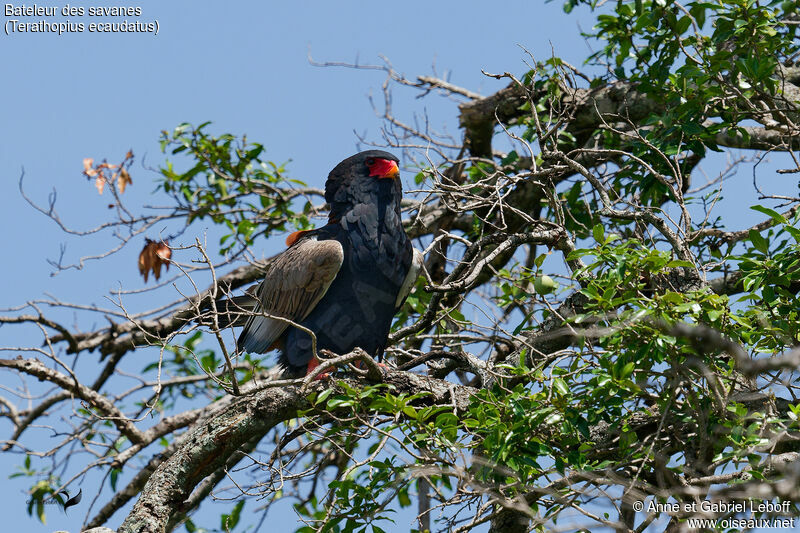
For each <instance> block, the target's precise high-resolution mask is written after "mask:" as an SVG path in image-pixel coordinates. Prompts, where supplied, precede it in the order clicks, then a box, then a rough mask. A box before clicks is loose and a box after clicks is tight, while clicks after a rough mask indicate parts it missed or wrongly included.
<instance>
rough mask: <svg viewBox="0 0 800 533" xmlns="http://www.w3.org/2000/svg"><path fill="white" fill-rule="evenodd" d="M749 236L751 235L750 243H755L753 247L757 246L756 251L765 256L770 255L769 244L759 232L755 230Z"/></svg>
mask: <svg viewBox="0 0 800 533" xmlns="http://www.w3.org/2000/svg"><path fill="white" fill-rule="evenodd" d="M749 235H750V241H751V242H752V243H753V246H755V248H756V250H758V251H759V252H761V253H763V254H765V255H766V254H768V253H769V242H768V241H767V240H766V239H765V238H764V237H762V236H761V234H760V233H759V232H757V231H756V230H754V229H751V230H750V232H749Z"/></svg>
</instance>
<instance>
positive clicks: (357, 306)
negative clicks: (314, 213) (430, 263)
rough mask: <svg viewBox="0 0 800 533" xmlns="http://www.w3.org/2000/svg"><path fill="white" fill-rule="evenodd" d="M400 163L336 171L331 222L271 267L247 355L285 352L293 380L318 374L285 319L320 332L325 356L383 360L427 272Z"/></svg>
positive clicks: (370, 161)
mask: <svg viewBox="0 0 800 533" xmlns="http://www.w3.org/2000/svg"><path fill="white" fill-rule="evenodd" d="M397 163H398V159H397V158H396V157H395V156H393V155H392V154H390V153H388V152H384V151H381V150H369V151H366V152H361V153H359V154H356V155H354V156H351V157H348V158H347V159H345V160H344V161H342V162H341V163H339V164H338V165H336V167H335V168H334V169H333V170H332V171H331V173H330V174H329V175H328V180H327V182H326V183H325V200H326V201H327V202H328V205H329V206H330V210H331V211H330V215H329V217H328V224H327V225H325V226H323V227H321V228H318V229H314V230H307V231H299V232H296V233H293V234H292V235H290V236H289V238H288V239H287V240H286V242H287V244H288V245H289V248H288V249H287V250H286V251H284V252H283V253H281V254H279V255H278V256H276V257H275V258H274V259H273V260H272V261H271V262H270V263H269V265H268V266H267V270H266V274H265V276H264V280H263V281H262V282H261V284H260V285H259V286H258V288H257V290H256V291H255V293H253V295H254V296H255V309H254V311H253V314H252V315H251V316H250V317H249V319H248V320H247V324H246V325H245V326H244V330H243V331H242V333H241V335H239V338H238V341H237V347H238V348H239V350H240V351H245V352H251V353H265V352H267V351H269V350H271V349H276V348H277V349H278V350H279V351H280V355H279V363H280V364H282V365H283V366H284V368H285V374H286V375H288V376H292V377H298V376H303V375H305V374H306V373H307V372H309V371H310V370H311V369H313V368H314V367H315V366H316V365H317V364H318V361H317V360H316V358H315V357H314V354H313V351H312V342H311V336H310V335H309V334H308V333H307V332H305V331H303V330H301V329H299V328H296V327H294V326H291V325H289V324H288V322H287V321H285V320H280V318H277V317H283V318H285V319H288V320H290V321H292V322H293V323H296V324H299V325H300V326H302V327H304V328H307V329H308V330H310V331H312V332H314V335H315V336H316V339H317V351H319V350H322V349H326V350H330V351H332V352H334V353H337V354H345V353H348V352H350V351H351V350H353V349H354V348H356V347H359V348H362V349H363V350H364V351H366V352H367V353H368V354H370V355H372V356H373V357H380V356H381V355H382V354H383V351H384V348H385V347H386V341H387V338H388V335H389V328H390V327H391V323H392V318H393V317H394V314H395V313H396V312H397V310H398V309H399V308H400V306H401V305H402V304H403V302H404V301H405V299H406V297H407V296H408V293H409V292H410V291H411V288H412V287H413V285H414V282H415V281H416V279H417V276H418V275H419V271H420V269H421V267H422V254H421V253H420V252H419V251H417V250H415V249H414V248H413V247H412V245H411V241H410V239H409V238H408V236H407V235H406V232H405V230H404V229H403V225H402V221H401V218H400V200H401V199H402V196H403V191H402V186H401V183H400V179H399V174H400V172H399V169H398V167H397ZM267 315H269V316H267ZM273 317H274V318H273Z"/></svg>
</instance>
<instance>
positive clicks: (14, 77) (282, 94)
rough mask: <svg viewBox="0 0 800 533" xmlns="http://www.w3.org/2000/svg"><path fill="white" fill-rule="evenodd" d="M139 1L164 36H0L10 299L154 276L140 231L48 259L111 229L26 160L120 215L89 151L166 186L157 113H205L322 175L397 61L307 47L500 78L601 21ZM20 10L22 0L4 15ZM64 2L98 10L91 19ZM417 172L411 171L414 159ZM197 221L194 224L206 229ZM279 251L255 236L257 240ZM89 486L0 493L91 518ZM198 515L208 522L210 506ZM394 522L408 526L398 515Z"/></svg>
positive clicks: (97, 210)
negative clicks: (78, 490) (125, 239)
mask: <svg viewBox="0 0 800 533" xmlns="http://www.w3.org/2000/svg"><path fill="white" fill-rule="evenodd" d="M41 5H58V6H59V7H63V6H64V5H65V4H41ZM70 5H72V6H84V7H86V8H88V7H89V6H92V5H96V4H91V3H84V2H71V3H70ZM130 5H134V6H140V7H141V10H142V14H141V16H139V17H128V19H138V20H140V21H142V22H153V21H155V20H157V21H158V24H159V32H158V35H152V34H146V33H145V34H122V33H113V34H91V33H88V32H84V33H75V34H64V35H61V36H58V35H51V34H39V33H29V34H12V35H5V34H3V35H0V41H1V42H0V60H2V65H3V70H4V83H3V85H2V88H0V96H1V98H2V99H1V100H0V102H2V108H3V111H2V119H1V120H0V176H1V178H2V179H0V224H2V227H3V229H4V230H3V231H2V232H0V248H1V249H3V250H4V251H5V254H4V256H5V259H4V260H3V263H2V264H3V266H2V269H3V270H2V273H3V276H2V279H3V280H4V281H3V283H4V286H3V290H2V295H3V297H2V300H0V307H10V306H15V305H19V304H22V303H24V302H25V301H26V300H29V299H31V298H36V297H40V296H42V295H43V294H45V293H50V294H53V295H55V296H56V297H58V298H60V299H63V300H69V301H74V302H78V303H89V302H98V303H102V300H103V298H104V296H105V295H106V294H107V293H108V291H109V290H111V289H113V288H114V287H117V286H123V287H125V288H139V287H141V286H142V285H143V284H142V281H141V280H140V279H139V278H138V273H137V272H136V256H137V255H138V252H139V250H140V247H141V245H134V246H132V247H130V248H127V249H125V250H124V251H123V252H121V253H119V254H117V255H115V256H113V257H111V258H109V259H108V260H106V261H102V262H94V263H90V264H88V265H87V266H86V268H84V269H83V270H70V271H67V272H62V273H60V274H59V275H57V276H54V277H53V276H51V275H50V274H51V273H52V271H53V269H52V267H51V266H50V265H49V264H48V263H47V261H46V260H47V259H48V258H49V259H53V258H57V257H58V255H59V249H60V246H61V245H62V244H65V245H66V252H65V261H66V262H74V261H75V260H77V259H78V258H79V257H80V256H81V255H85V254H94V253H98V252H102V251H104V250H106V249H108V248H110V247H111V246H112V245H113V241H112V240H111V239H110V238H109V237H108V236H107V235H99V236H95V237H91V238H76V237H69V236H66V235H64V234H63V233H62V232H61V231H60V230H59V229H58V227H57V226H56V225H55V224H54V223H53V222H52V221H51V220H49V219H48V218H46V217H45V216H43V215H42V214H40V213H38V212H36V211H34V210H33V209H31V208H30V207H29V206H28V205H27V203H26V202H25V201H24V200H23V199H22V197H21V196H20V194H19V191H18V187H17V184H18V181H19V178H20V175H21V172H22V169H23V168H24V172H25V186H26V191H27V192H28V194H29V195H30V196H31V197H32V198H33V199H35V200H36V201H38V202H40V203H42V204H46V202H47V195H48V194H49V193H50V191H52V190H54V189H55V190H56V191H57V194H58V201H57V204H56V207H57V209H58V212H59V213H60V215H61V217H62V219H63V220H64V222H65V223H66V224H67V225H69V226H71V227H75V228H80V229H88V228H91V227H93V226H96V225H97V224H99V223H102V222H104V221H105V220H106V219H107V218H108V216H109V214H108V211H107V208H106V205H107V204H108V203H109V199H108V197H107V196H105V197H101V196H99V195H98V194H97V192H96V190H95V189H94V187H93V185H92V184H91V183H89V182H87V181H86V179H85V178H84V177H83V176H82V175H81V170H82V160H83V158H85V157H92V158H94V159H96V160H102V159H103V158H108V159H109V161H110V162H116V161H118V160H120V159H121V158H122V156H123V155H124V154H125V152H127V150H129V149H132V150H133V152H134V154H135V155H136V158H137V159H136V164H135V165H134V167H133V169H132V171H131V174H132V177H133V185H132V187H131V188H130V189H129V191H128V192H127V193H126V200H127V201H128V202H130V203H131V205H132V206H134V207H135V206H136V205H141V204H153V203H155V204H158V203H163V199H162V200H161V201H159V198H158V197H154V196H152V195H151V193H152V191H153V189H154V181H155V177H156V176H155V174H153V173H152V172H150V171H148V170H146V169H145V168H143V166H142V161H143V159H144V161H145V163H146V164H147V165H149V166H151V167H155V166H157V165H158V164H160V163H161V162H162V161H163V159H164V156H163V155H162V154H161V153H160V151H159V148H158V142H157V141H158V138H159V132H160V131H161V130H164V129H172V128H174V127H175V126H176V125H178V124H179V123H181V122H192V123H195V124H198V123H200V122H204V121H207V120H210V121H213V123H214V124H213V126H212V131H213V132H216V133H221V132H230V133H234V134H244V133H246V134H247V135H248V138H249V139H250V140H252V141H255V142H260V143H262V144H263V145H265V146H266V149H267V157H268V158H270V159H273V160H275V161H278V162H283V161H288V160H291V163H290V164H289V166H288V170H289V174H290V175H291V176H292V177H296V178H298V179H302V180H304V181H307V182H308V183H309V184H310V185H315V186H321V185H322V184H323V182H324V178H325V177H326V176H327V173H328V171H329V170H330V169H331V168H332V167H333V165H335V164H336V163H337V162H338V161H340V160H341V159H343V158H344V157H347V156H348V155H350V154H352V153H354V152H356V151H357V142H358V139H357V136H356V134H355V133H354V132H358V133H359V134H363V135H366V137H367V138H370V139H375V140H379V139H380V127H381V123H380V120H379V119H378V118H377V117H376V116H375V112H374V110H373V109H372V107H371V105H370V103H369V100H368V97H369V95H373V96H375V97H376V99H377V100H378V101H380V100H381V98H382V95H381V84H382V83H383V81H384V79H385V75H384V74H383V73H382V72H377V71H357V70H352V69H344V68H320V67H315V66H312V65H311V64H310V63H309V61H308V54H309V51H310V53H311V54H312V55H313V57H314V59H316V60H318V61H344V62H355V61H359V62H361V63H380V58H379V56H380V55H383V56H385V57H387V58H388V59H390V60H391V62H392V64H393V65H394V67H395V68H396V69H397V70H398V71H400V72H403V73H405V74H406V75H407V76H408V77H409V78H414V77H416V76H417V75H431V74H437V75H439V76H449V79H450V81H452V82H453V83H455V84H457V85H461V86H463V87H466V88H469V89H470V90H472V91H477V92H479V93H482V94H484V95H488V94H491V93H492V92H494V91H496V90H498V89H500V88H502V87H503V86H505V84H506V83H505V82H504V81H497V80H493V79H490V78H487V77H485V76H484V75H483V74H482V73H481V69H484V70H486V71H489V72H504V71H509V72H512V73H516V74H521V73H522V72H524V71H525V70H526V65H525V60H526V59H527V56H526V54H525V53H524V51H523V50H522V48H521V47H525V48H527V49H528V50H530V51H531V52H532V53H533V54H534V55H535V56H536V57H546V56H549V55H550V54H551V53H552V52H551V50H555V52H556V54H557V55H559V56H561V57H563V58H564V59H567V60H568V61H570V62H572V63H573V64H578V65H579V64H580V63H581V61H582V59H583V57H585V55H586V52H587V50H588V45H587V44H586V43H585V41H584V40H583V38H582V37H581V36H580V29H579V23H580V24H582V25H583V28H584V29H589V27H590V26H591V19H590V18H589V17H588V14H587V13H586V12H581V13H573V14H572V15H565V14H564V13H563V12H562V10H561V3H560V2H553V3H543V2H536V1H534V2H531V1H506V2H501V3H497V4H494V5H493V6H492V7H491V8H490V7H489V4H488V3H486V2H471V1H461V2H432V1H427V2H421V1H406V2H393V3H388V2H366V1H361V2H355V1H349V2H321V1H316V2H282V3H277V2H256V1H241V2H230V3H222V2H216V3H211V2H197V1H195V2H190V1H187V0H180V1H179V0H173V1H170V2H155V1H144V2H137V3H134V4H130ZM8 18H12V17H6V18H5V19H4V23H5V22H6V20H7V19H8ZM68 18H70V19H71V20H72V21H73V22H76V21H80V22H83V23H84V24H85V25H88V23H89V22H92V21H96V19H92V18H90V17H87V16H84V17H68ZM38 19H39V18H37V17H34V18H31V19H29V21H36V20H38ZM53 20H55V21H64V20H65V18H64V17H54V18H53ZM103 20H111V19H103ZM551 47H552V49H551ZM434 71H435V72H434ZM414 96H416V93H414V92H410V91H402V90H397V91H396V92H395V100H394V111H395V113H396V114H397V115H398V116H399V117H401V118H403V119H407V120H410V119H411V117H412V115H413V113H418V114H419V113H422V112H424V111H425V110H426V109H427V110H428V112H429V113H430V116H431V117H432V119H433V120H434V123H433V125H434V126H435V127H437V128H439V129H444V128H447V129H448V130H449V131H450V132H451V133H453V134H455V135H458V130H457V122H456V114H457V107H456V103H455V102H452V101H450V102H448V101H446V100H443V99H440V98H436V97H433V96H432V97H429V98H428V99H427V100H423V101H420V100H417V99H415V98H414ZM405 179H406V183H409V182H410V181H409V176H406V177H405ZM184 238H185V239H187V240H188V241H193V239H194V235H191V236H190V235H187V236H185V237H184ZM274 251H275V250H273V249H263V250H256V251H254V252H255V254H256V255H257V256H260V255H271V254H272V253H273V252H274ZM153 306H154V305H153ZM26 341H27V342H28V343H29V342H30V341H29V339H28V338H27V337H26V336H24V335H20V333H19V330H15V329H12V328H8V327H5V328H0V345H3V346H7V345H19V346H24V345H26ZM15 355H16V354H14V353H11V354H3V355H2V357H8V356H11V357H13V356H15ZM93 357H94V356H89V357H87V362H88V360H89V359H91V358H93ZM0 383H2V384H5V385H8V386H16V385H17V383H16V381H14V380H10V379H8V376H7V375H6V376H0ZM8 431H9V430H8V424H7V423H6V422H5V421H4V420H0V434H2V435H4V436H5V435H7V434H8ZM32 435H33V433H31V435H28V438H32ZM39 438H40V439H41V440H40V441H38V442H37V441H35V440H33V439H32V440H31V442H32V443H33V444H36V445H38V446H39V447H43V446H46V445H47V442H48V441H47V436H46V435H44V434H41V436H40V437H39ZM20 460H21V459H20V457H19V456H9V455H8V454H3V455H2V456H0V477H1V478H2V479H5V477H6V476H7V474H8V473H10V472H11V471H13V468H14V465H15V464H17V463H19V462H20ZM90 485H91V482H89V481H87V483H86V484H85V485H84V487H83V489H84V499H83V502H84V503H83V504H81V505H79V506H77V507H76V508H73V509H71V510H70V513H69V515H68V516H64V515H63V514H61V513H60V511H57V510H50V512H49V513H48V514H49V521H48V525H46V526H43V525H40V524H39V523H38V521H37V520H35V519H29V518H27V516H26V515H25V513H24V510H23V508H24V502H25V499H26V495H25V494H24V490H25V489H26V488H27V487H28V486H29V485H28V482H27V480H25V481H19V480H12V481H6V482H5V490H4V495H5V497H4V498H3V499H2V501H1V502H0V508H2V509H3V510H4V516H5V520H6V522H5V524H4V529H6V530H9V531H23V530H24V531H30V532H49V531H53V530H55V529H67V530H69V531H78V530H79V524H80V522H81V520H82V518H83V513H85V510H86V508H87V505H88V504H87V503H86V502H88V501H89V500H90V499H91V497H93V496H94V495H95V494H96V493H97V486H96V485H95V486H90ZM107 495H108V493H106V497H107ZM87 496H89V498H87ZM229 508H230V505H228V504H225V505H224V506H223V507H221V508H218V509H215V510H214V511H213V512H209V513H202V514H201V515H200V516H201V517H206V518H208V523H206V524H204V525H207V526H217V525H218V524H217V518H216V517H217V516H218V515H219V512H221V511H225V510H228V509H229ZM246 509H247V507H246ZM123 515H124V513H117V515H115V516H114V518H113V519H112V520H111V522H110V524H109V525H111V526H113V527H116V525H118V524H119V522H120V520H121V519H122V516H123ZM197 522H198V523H199V524H203V519H202V518H200V519H198V520H197ZM294 522H295V517H294V516H293V515H292V514H291V513H290V512H286V513H283V514H277V515H276V516H271V517H270V523H271V528H270V529H271V530H277V531H283V530H288V529H289V528H290V527H291V525H292V524H294ZM398 527H399V528H400V530H407V529H408V527H407V524H406V523H403V522H400V523H399V524H398Z"/></svg>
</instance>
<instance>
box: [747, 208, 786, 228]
mask: <svg viewBox="0 0 800 533" xmlns="http://www.w3.org/2000/svg"><path fill="white" fill-rule="evenodd" d="M750 209H752V210H753V211H758V212H760V213H764V214H765V215H767V216H769V217H770V218H772V220H774V221H775V222H777V223H778V224H787V223H788V221H787V220H786V217H785V216H783V215H781V214H780V213H778V212H777V211H775V210H774V209H770V208H768V207H764V206H761V205H751V206H750Z"/></svg>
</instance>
